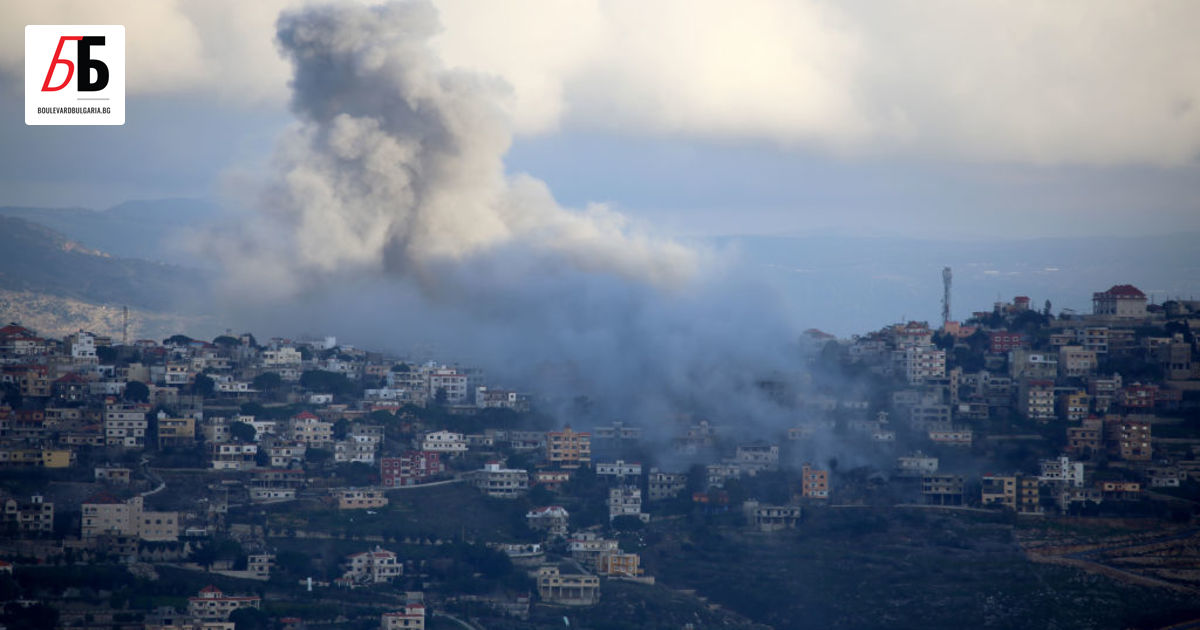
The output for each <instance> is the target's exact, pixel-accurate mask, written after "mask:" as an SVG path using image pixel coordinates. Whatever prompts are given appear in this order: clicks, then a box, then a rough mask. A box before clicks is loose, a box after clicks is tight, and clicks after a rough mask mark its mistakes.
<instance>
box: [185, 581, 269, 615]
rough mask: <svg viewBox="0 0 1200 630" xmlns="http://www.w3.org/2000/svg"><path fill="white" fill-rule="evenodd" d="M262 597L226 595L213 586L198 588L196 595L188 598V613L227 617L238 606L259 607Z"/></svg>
mask: <svg viewBox="0 0 1200 630" xmlns="http://www.w3.org/2000/svg"><path fill="white" fill-rule="evenodd" d="M261 605H262V598H260V597H258V596H257V595H226V594H225V593H222V592H221V589H219V588H217V587H215V586H211V585H209V586H206V587H204V588H202V589H200V594H199V595H198V596H196V597H189V598H188V615H190V616H192V617H197V618H201V619H229V614H230V613H232V612H233V611H235V610H237V609H239V608H259V607H260V606H261Z"/></svg>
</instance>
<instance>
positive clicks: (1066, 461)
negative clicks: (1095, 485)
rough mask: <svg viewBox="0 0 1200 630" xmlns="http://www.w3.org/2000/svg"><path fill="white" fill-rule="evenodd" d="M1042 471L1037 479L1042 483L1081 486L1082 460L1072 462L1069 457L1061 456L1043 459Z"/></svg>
mask: <svg viewBox="0 0 1200 630" xmlns="http://www.w3.org/2000/svg"><path fill="white" fill-rule="evenodd" d="M1041 468H1042V473H1041V474H1040V475H1038V481H1041V482H1042V483H1059V484H1066V485H1068V486H1071V487H1073V488H1082V487H1083V472H1084V469H1083V462H1073V461H1071V458H1070V457H1067V456H1065V455H1064V456H1062V457H1056V458H1053V459H1043V460H1042V462H1041Z"/></svg>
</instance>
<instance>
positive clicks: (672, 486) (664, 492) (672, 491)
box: [646, 468, 688, 501]
mask: <svg viewBox="0 0 1200 630" xmlns="http://www.w3.org/2000/svg"><path fill="white" fill-rule="evenodd" d="M687 483H688V477H687V475H684V474H676V473H665V472H662V471H660V470H659V469H657V468H651V469H650V474H649V475H648V476H647V479H646V498H647V499H649V500H650V501H663V500H666V499H671V498H674V497H677V496H679V493H681V492H683V491H684V490H685V489H687Z"/></svg>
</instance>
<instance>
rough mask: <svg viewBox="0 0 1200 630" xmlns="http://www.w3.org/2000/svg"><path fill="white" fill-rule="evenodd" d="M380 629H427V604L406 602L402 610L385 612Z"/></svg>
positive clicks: (380, 621)
mask: <svg viewBox="0 0 1200 630" xmlns="http://www.w3.org/2000/svg"><path fill="white" fill-rule="evenodd" d="M379 630H425V604H405V606H404V607H403V608H401V609H400V610H396V611H393V612H386V613H383V617H382V618H381V619H380V620H379Z"/></svg>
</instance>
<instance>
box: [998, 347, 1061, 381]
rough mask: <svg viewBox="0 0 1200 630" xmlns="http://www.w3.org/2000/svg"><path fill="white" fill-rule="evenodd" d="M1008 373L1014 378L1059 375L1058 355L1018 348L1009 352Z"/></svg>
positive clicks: (1055, 376)
mask: <svg viewBox="0 0 1200 630" xmlns="http://www.w3.org/2000/svg"><path fill="white" fill-rule="evenodd" d="M1008 375H1009V377H1011V378H1012V379H1014V380H1020V379H1045V380H1050V381H1053V380H1054V379H1055V378H1057V377H1058V355H1056V354H1054V353H1051V352H1041V351H1037V350H1025V349H1017V350H1012V351H1010V352H1009V353H1008Z"/></svg>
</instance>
